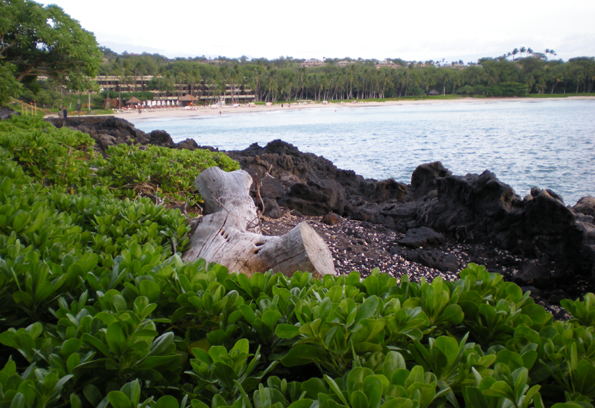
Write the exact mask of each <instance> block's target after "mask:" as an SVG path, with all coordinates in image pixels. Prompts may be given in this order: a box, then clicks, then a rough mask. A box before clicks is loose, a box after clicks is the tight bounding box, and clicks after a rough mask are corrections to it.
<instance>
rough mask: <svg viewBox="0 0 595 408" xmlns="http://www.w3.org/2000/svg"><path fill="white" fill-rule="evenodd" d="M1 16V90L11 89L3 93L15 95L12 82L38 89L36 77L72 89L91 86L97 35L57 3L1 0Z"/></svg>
mask: <svg viewBox="0 0 595 408" xmlns="http://www.w3.org/2000/svg"><path fill="white" fill-rule="evenodd" d="M0 15H2V17H1V24H0V88H1V89H2V90H3V91H4V90H8V91H9V92H10V93H9V94H4V92H2V94H3V95H13V96H18V88H17V87H16V83H15V81H16V82H18V83H23V84H25V85H26V86H27V87H28V88H31V89H33V90H36V80H37V77H38V76H40V75H44V76H46V77H49V78H51V79H52V80H55V81H58V82H60V83H63V84H65V85H67V86H68V87H69V88H70V89H74V90H83V89H91V88H92V87H93V86H94V83H93V81H91V80H90V78H92V77H94V76H95V75H96V74H97V70H98V68H99V66H100V64H101V52H100V51H99V48H98V46H97V42H96V41H95V37H94V36H93V34H91V33H90V32H88V31H85V30H84V29H83V28H81V26H80V25H79V23H78V22H77V21H76V20H74V19H72V18H71V17H70V16H68V15H67V14H66V13H64V11H63V10H62V9H61V8H60V7H58V6H55V5H50V6H45V7H44V6H42V5H40V4H38V3H35V2H34V1H31V0H8V1H3V2H0ZM10 71H12V73H13V78H14V80H11V79H10V78H9V75H10ZM0 102H2V103H5V102H6V101H0Z"/></svg>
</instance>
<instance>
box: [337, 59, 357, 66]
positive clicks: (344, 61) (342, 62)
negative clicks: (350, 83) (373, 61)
mask: <svg viewBox="0 0 595 408" xmlns="http://www.w3.org/2000/svg"><path fill="white" fill-rule="evenodd" d="M351 64H355V61H349V60H341V61H337V62H336V63H335V65H336V66H338V67H346V66H347V65H351Z"/></svg>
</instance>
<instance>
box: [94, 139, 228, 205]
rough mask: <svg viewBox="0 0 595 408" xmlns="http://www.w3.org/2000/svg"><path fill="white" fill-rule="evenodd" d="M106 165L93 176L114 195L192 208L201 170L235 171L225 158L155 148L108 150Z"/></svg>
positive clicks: (216, 155) (194, 152) (117, 148)
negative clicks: (146, 196)
mask: <svg viewBox="0 0 595 408" xmlns="http://www.w3.org/2000/svg"><path fill="white" fill-rule="evenodd" d="M107 154H108V158H107V162H106V163H104V164H103V165H102V166H101V167H100V169H99V170H98V172H97V175H98V177H99V178H100V182H101V183H102V184H103V185H105V186H106V187H109V188H111V189H115V191H114V194H116V195H120V196H127V197H136V196H137V195H138V194H150V195H155V196H161V197H167V198H168V199H170V200H172V201H182V202H184V201H185V202H188V203H189V205H194V204H195V203H196V202H197V200H200V197H199V196H198V194H196V192H195V190H196V188H195V187H194V184H193V183H194V180H195V179H196V176H197V175H198V174H199V173H200V172H201V171H203V170H205V169H207V168H209V167H213V166H219V167H221V168H222V169H223V170H225V171H233V170H238V169H239V168H240V167H239V164H238V163H237V162H236V161H234V160H232V159H230V158H229V157H228V156H227V155H225V154H223V153H218V152H211V151H209V150H201V149H197V150H176V149H169V148H165V147H158V146H147V147H145V146H138V145H125V144H120V145H116V146H111V147H110V148H109V149H108V151H107Z"/></svg>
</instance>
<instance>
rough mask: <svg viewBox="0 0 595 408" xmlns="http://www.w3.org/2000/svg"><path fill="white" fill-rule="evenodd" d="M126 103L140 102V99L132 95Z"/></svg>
mask: <svg viewBox="0 0 595 408" xmlns="http://www.w3.org/2000/svg"><path fill="white" fill-rule="evenodd" d="M126 103H141V101H140V99H138V98H136V97H134V96H133V97H132V98H130V99H128V100H127V101H126Z"/></svg>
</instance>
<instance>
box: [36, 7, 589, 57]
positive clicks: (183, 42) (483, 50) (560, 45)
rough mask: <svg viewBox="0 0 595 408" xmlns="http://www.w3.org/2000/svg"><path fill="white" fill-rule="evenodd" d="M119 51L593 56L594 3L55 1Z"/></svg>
mask: <svg viewBox="0 0 595 408" xmlns="http://www.w3.org/2000/svg"><path fill="white" fill-rule="evenodd" d="M42 3H43V4H57V5H58V6H60V7H62V8H63V9H64V11H65V12H66V13H67V14H69V15H70V16H71V17H72V18H74V19H76V20H78V21H79V22H80V23H81V25H82V26H83V28H85V29H86V30H88V31H91V32H93V33H94V34H95V37H96V38H97V42H98V43H99V44H100V45H102V46H106V47H108V48H111V49H112V50H114V51H116V52H120V53H121V52H123V51H128V52H129V53H142V52H149V53H159V54H162V55H165V56H167V57H170V58H173V57H193V56H201V55H205V56H208V57H216V56H219V55H222V56H225V57H230V58H234V57H240V56H242V55H246V56H248V57H251V58H252V57H253V58H257V57H265V58H269V59H272V58H277V57H280V56H289V57H294V58H319V59H322V58H323V57H326V58H343V57H351V58H359V57H361V58H364V59H367V58H377V59H380V60H382V59H384V58H402V59H405V60H422V61H426V60H441V59H442V58H444V59H446V60H447V61H453V60H456V61H458V60H460V59H462V60H463V61H465V62H469V61H473V62H474V61H476V60H477V59H478V58H480V57H497V56H500V55H502V54H504V53H506V52H509V51H512V50H513V49H514V48H515V47H516V48H520V47H522V46H525V47H531V48H532V49H533V50H534V51H535V52H544V51H545V49H546V48H549V49H554V50H555V51H556V53H557V54H558V58H562V59H564V60H568V58H572V57H578V56H595V24H593V16H595V0H555V1H554V0H498V1H485V0H483V1H482V0H450V1H445V0H425V1H412V0H407V1H405V0H373V1H358V2H353V1H347V0H342V1H335V0H332V1H329V0H300V1H284V0H274V1H273V0H253V1H249V0H241V1H237V0H227V1H226V0H214V1H213V0H212V1H203V0H169V1H167V0H159V1H157V0H144V1H131V0H102V1H92V2H91V1H89V0H55V1H48V2H46V1H43V2H42Z"/></svg>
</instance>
